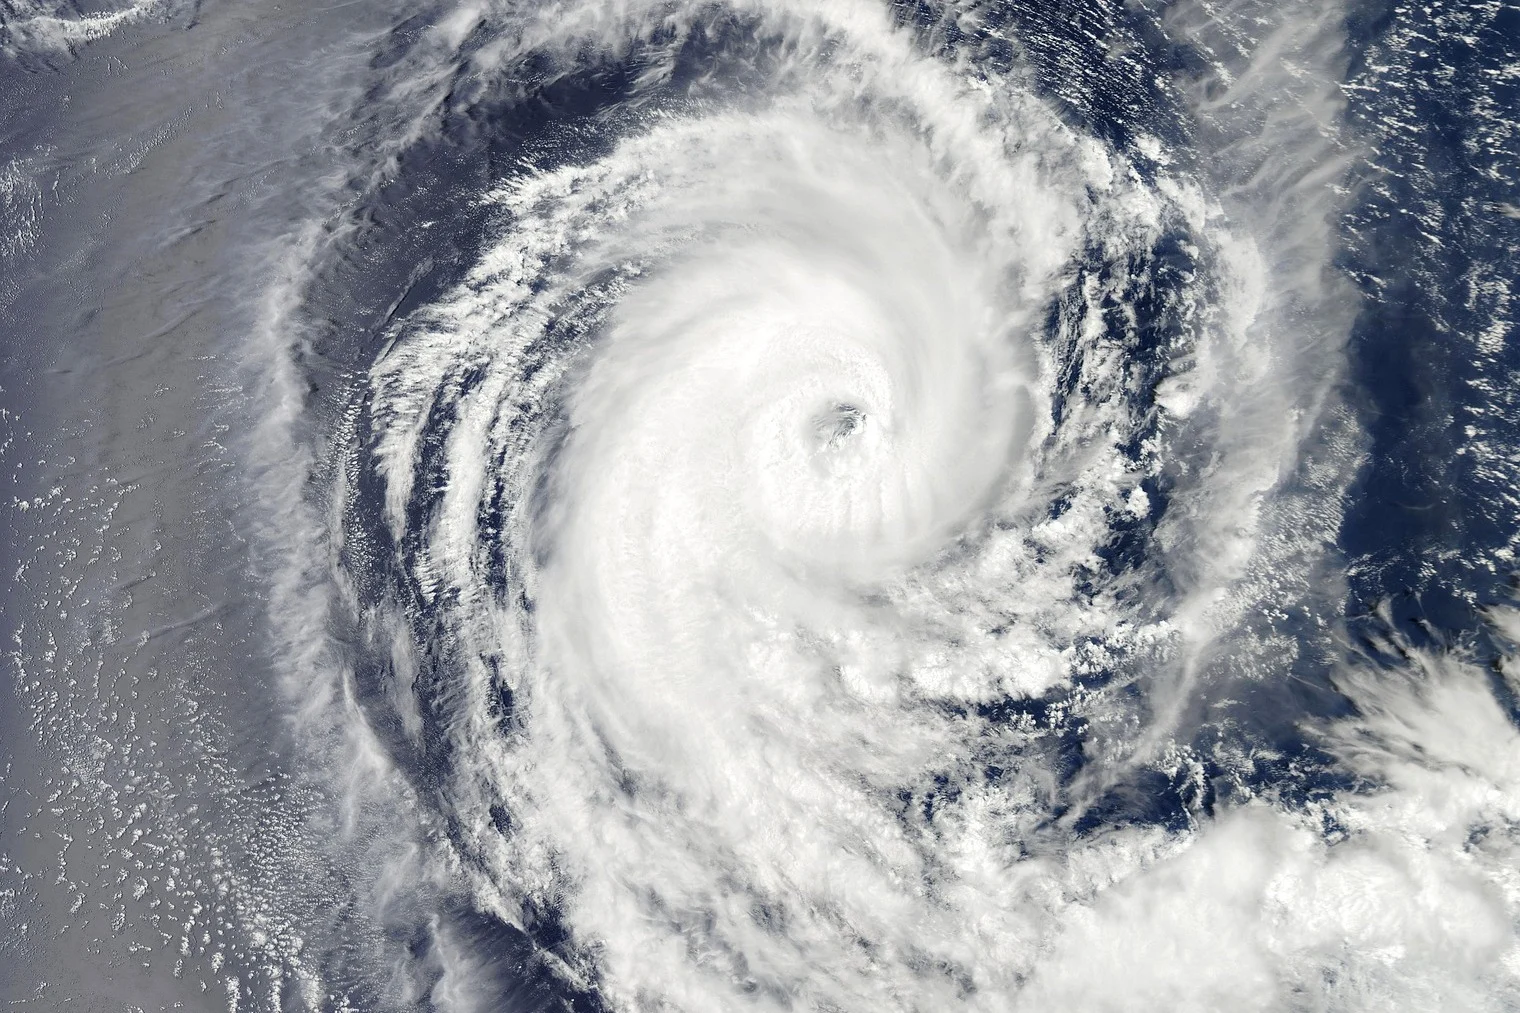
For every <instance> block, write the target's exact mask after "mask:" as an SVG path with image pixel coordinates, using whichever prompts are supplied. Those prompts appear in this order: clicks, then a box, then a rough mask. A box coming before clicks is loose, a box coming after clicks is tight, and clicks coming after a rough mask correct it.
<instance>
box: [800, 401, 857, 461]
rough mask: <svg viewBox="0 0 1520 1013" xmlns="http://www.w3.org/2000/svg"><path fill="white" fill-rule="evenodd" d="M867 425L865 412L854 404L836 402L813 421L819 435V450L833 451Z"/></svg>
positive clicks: (815, 430)
mask: <svg viewBox="0 0 1520 1013" xmlns="http://www.w3.org/2000/svg"><path fill="white" fill-rule="evenodd" d="M865 424H866V413H865V412H864V411H862V410H861V409H859V408H857V407H856V406H855V405H852V404H845V403H844V402H836V403H835V404H833V405H831V406H830V407H829V408H828V409H827V410H825V411H823V412H821V413H820V414H818V415H817V416H816V417H815V418H814V419H813V431H814V433H816V434H817V437H818V445H819V448H820V449H822V450H832V449H834V448H835V447H838V446H839V445H840V444H842V443H843V442H844V441H845V440H848V439H849V438H850V437H851V436H854V435H855V434H856V433H858V432H860V430H861V429H863V428H864V427H865Z"/></svg>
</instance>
